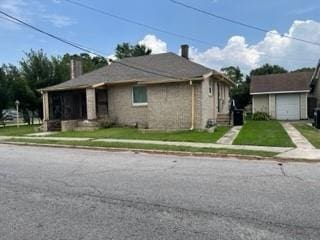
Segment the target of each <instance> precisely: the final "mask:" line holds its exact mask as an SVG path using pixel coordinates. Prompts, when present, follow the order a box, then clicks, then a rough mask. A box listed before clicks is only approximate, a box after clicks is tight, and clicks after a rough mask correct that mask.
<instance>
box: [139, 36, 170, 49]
mask: <svg viewBox="0 0 320 240" xmlns="http://www.w3.org/2000/svg"><path fill="white" fill-rule="evenodd" d="M139 44H144V45H145V46H146V47H148V48H150V49H152V53H153V54H158V53H165V52H167V50H168V49H167V43H166V42H164V41H162V40H161V39H159V38H157V37H156V36H155V35H151V34H148V35H146V36H145V37H144V39H142V40H141V41H140V42H139Z"/></svg>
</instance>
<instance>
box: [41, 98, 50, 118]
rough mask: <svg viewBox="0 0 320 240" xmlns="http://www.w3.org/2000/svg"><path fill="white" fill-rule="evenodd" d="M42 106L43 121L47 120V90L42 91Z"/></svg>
mask: <svg viewBox="0 0 320 240" xmlns="http://www.w3.org/2000/svg"><path fill="white" fill-rule="evenodd" d="M42 107H43V121H48V120H49V94H48V92H43V93H42Z"/></svg>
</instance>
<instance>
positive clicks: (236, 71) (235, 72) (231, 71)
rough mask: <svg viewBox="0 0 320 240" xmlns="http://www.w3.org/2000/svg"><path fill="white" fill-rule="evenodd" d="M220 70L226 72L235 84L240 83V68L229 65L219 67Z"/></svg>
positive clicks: (241, 77) (241, 79) (241, 75)
mask: <svg viewBox="0 0 320 240" xmlns="http://www.w3.org/2000/svg"><path fill="white" fill-rule="evenodd" d="M221 71H222V72H223V73H224V74H226V75H227V76H228V77H229V78H230V79H231V80H232V81H234V82H235V83H236V85H238V84H241V83H242V82H243V77H244V75H243V73H242V72H241V70H240V68H239V67H238V66H237V67H234V66H230V67H225V68H221Z"/></svg>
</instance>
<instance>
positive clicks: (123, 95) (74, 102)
mask: <svg viewBox="0 0 320 240" xmlns="http://www.w3.org/2000/svg"><path fill="white" fill-rule="evenodd" d="M75 62H76V61H74V63H75ZM74 63H73V64H72V77H73V79H71V80H69V81H67V82H64V83H61V84H58V85H55V86H51V87H48V88H45V89H41V92H42V94H43V113H44V114H43V115H44V130H52V129H56V130H57V129H61V130H62V131H66V130H74V129H78V128H81V129H83V128H88V127H96V126H98V125H99V123H101V122H103V121H111V122H113V123H115V124H119V125H129V126H137V127H139V128H148V129H159V130H176V129H204V128H206V126H207V123H208V121H209V122H217V121H219V120H220V121H222V120H224V121H226V119H225V118H226V116H228V115H227V114H228V111H229V109H228V106H229V91H230V87H232V86H233V85H234V83H233V82H232V81H231V80H230V79H228V78H227V77H226V76H225V75H223V74H222V73H219V72H217V71H215V70H213V69H210V68H207V67H204V66H202V65H199V64H196V63H194V62H192V61H190V60H189V59H188V46H187V45H184V46H183V49H182V56H178V55H176V54H174V53H164V54H155V55H149V56H141V57H132V58H126V59H122V60H119V61H114V62H113V63H111V64H110V65H108V66H105V67H102V68H100V69H98V70H95V71H93V72H90V73H87V74H84V75H80V72H81V71H78V70H77V69H78V68H79V66H78V67H77V64H78V63H77V64H74Z"/></svg>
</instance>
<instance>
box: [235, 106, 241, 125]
mask: <svg viewBox="0 0 320 240" xmlns="http://www.w3.org/2000/svg"><path fill="white" fill-rule="evenodd" d="M242 125H243V110H242V109H235V110H233V126H242Z"/></svg>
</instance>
